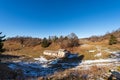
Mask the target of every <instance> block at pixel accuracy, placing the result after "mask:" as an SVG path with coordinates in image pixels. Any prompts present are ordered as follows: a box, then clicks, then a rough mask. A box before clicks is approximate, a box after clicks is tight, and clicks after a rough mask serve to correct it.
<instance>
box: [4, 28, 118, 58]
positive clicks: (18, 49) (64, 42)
mask: <svg viewBox="0 0 120 80" xmlns="http://www.w3.org/2000/svg"><path fill="white" fill-rule="evenodd" d="M110 35H114V36H116V37H117V40H118V43H117V44H114V45H109V44H108V43H109V38H110ZM69 37H71V38H72V37H73V40H74V41H73V43H72V42H71V43H72V44H75V40H77V36H76V35H75V34H70V35H68V36H65V37H63V36H61V37H57V36H50V37H49V39H48V40H49V42H50V45H49V46H48V47H45V48H44V47H42V46H41V43H42V41H43V39H40V38H32V37H13V38H8V39H7V40H6V41H5V42H4V48H5V49H6V52H5V53H7V54H11V55H22V56H27V57H39V56H40V55H43V51H44V50H58V49H60V48H64V49H67V50H68V51H71V52H73V53H79V54H83V55H85V58H84V59H94V57H93V55H95V54H97V53H99V52H100V51H99V50H98V48H100V50H101V52H102V53H105V54H104V55H103V56H102V57H103V58H105V57H108V56H109V54H108V52H106V50H109V51H115V50H120V46H119V44H120V43H119V42H120V39H119V38H120V29H118V30H116V31H113V32H112V33H108V34H105V35H104V36H96V37H90V38H84V39H79V45H77V46H72V47H71V46H69V45H71V43H70V39H69ZM90 50H95V52H93V53H92V54H91V53H90V54H91V56H89V51H90Z"/></svg>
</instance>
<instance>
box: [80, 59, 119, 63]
mask: <svg viewBox="0 0 120 80" xmlns="http://www.w3.org/2000/svg"><path fill="white" fill-rule="evenodd" d="M118 61H120V59H119V58H118V59H98V60H85V61H83V63H82V64H92V63H105V62H118Z"/></svg>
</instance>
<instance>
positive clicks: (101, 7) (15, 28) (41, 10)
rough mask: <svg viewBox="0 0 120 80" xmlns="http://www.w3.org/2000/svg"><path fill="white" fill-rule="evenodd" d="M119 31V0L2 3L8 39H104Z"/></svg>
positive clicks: (0, 23)
mask: <svg viewBox="0 0 120 80" xmlns="http://www.w3.org/2000/svg"><path fill="white" fill-rule="evenodd" d="M118 28H120V0H0V31H1V32H3V34H5V35H6V36H7V37H13V36H17V35H19V36H32V37H48V36H49V35H50V36H53V35H57V36H60V35H68V34H69V33H71V32H74V33H75V34H77V36H78V37H79V38H83V37H89V36H92V35H103V34H105V33H106V32H108V31H109V32H111V31H112V30H116V29H118Z"/></svg>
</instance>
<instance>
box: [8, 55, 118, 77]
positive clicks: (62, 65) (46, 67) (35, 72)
mask: <svg viewBox="0 0 120 80" xmlns="http://www.w3.org/2000/svg"><path fill="white" fill-rule="evenodd" d="M34 60H35V61H34V62H20V61H13V63H10V64H9V65H8V67H9V68H11V69H21V70H23V72H24V75H25V76H34V77H36V76H47V75H51V74H54V73H55V72H57V71H59V70H61V69H68V68H73V69H75V68H80V67H82V68H85V69H88V68H89V66H92V65H94V64H96V65H98V66H103V65H104V66H108V65H114V64H118V65H120V63H119V62H120V59H119V58H118V59H111V58H109V59H98V60H84V61H82V62H81V61H80V62H78V61H74V62H66V61H62V62H61V61H60V59H53V60H47V59H46V58H44V57H40V58H34ZM86 66H87V67H86Z"/></svg>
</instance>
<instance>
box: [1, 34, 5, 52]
mask: <svg viewBox="0 0 120 80" xmlns="http://www.w3.org/2000/svg"><path fill="white" fill-rule="evenodd" d="M1 34H2V32H0V53H1V52H3V42H4V41H5V39H4V38H5V35H4V36H1Z"/></svg>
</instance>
